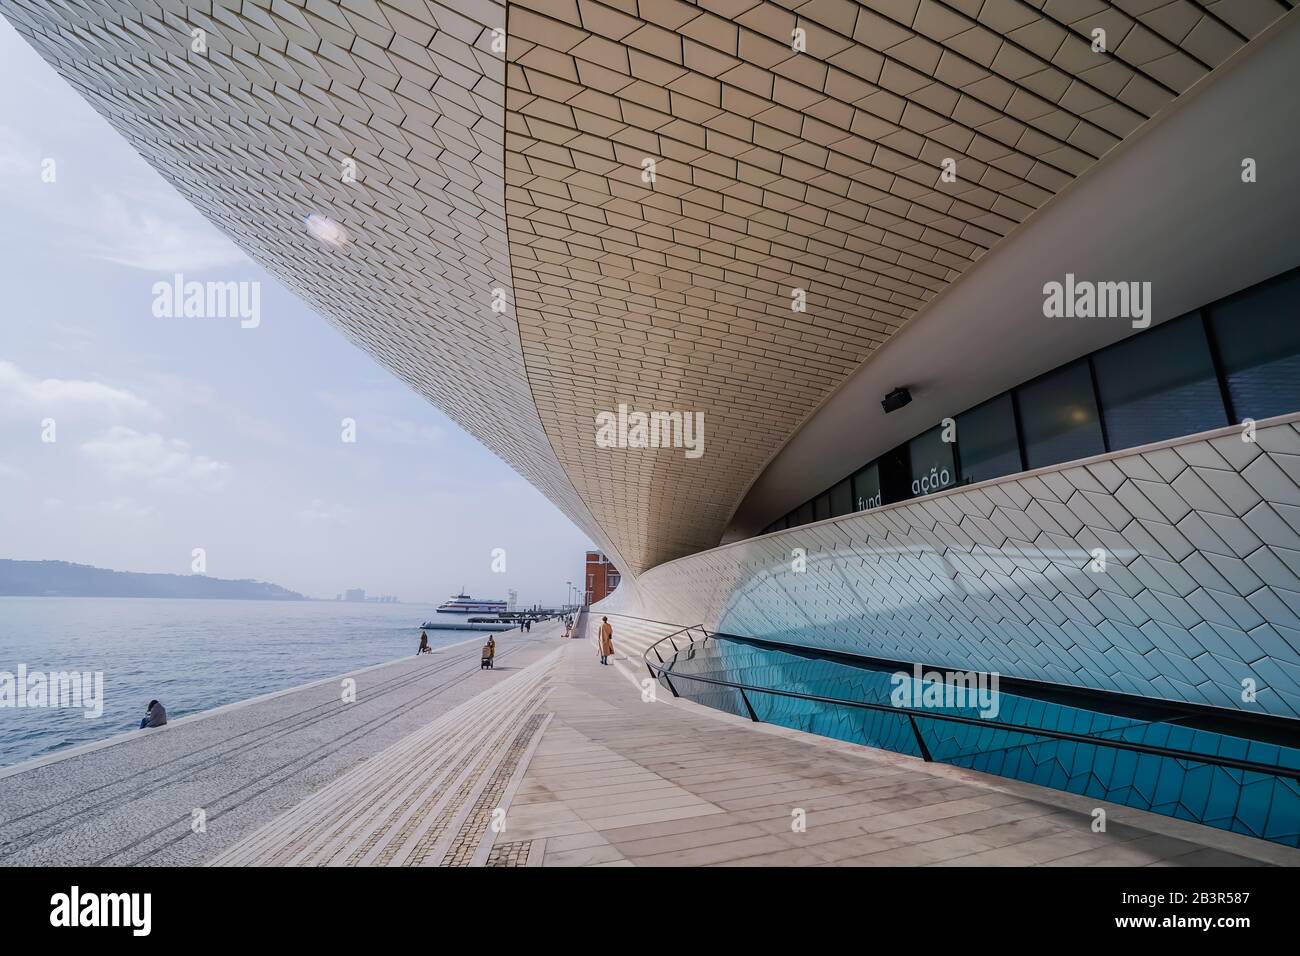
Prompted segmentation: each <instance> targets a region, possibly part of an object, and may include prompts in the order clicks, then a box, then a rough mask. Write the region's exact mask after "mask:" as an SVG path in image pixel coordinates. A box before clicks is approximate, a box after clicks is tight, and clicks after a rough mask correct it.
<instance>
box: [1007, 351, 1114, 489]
mask: <svg viewBox="0 0 1300 956" xmlns="http://www.w3.org/2000/svg"><path fill="white" fill-rule="evenodd" d="M1016 404H1017V406H1018V407H1019V409H1020V427H1021V430H1022V432H1023V433H1024V436H1025V459H1026V461H1025V464H1026V465H1027V466H1028V467H1029V468H1031V469H1032V468H1043V467H1045V466H1046V465H1055V464H1058V463H1060V462H1063V461H1074V460H1076V459H1078V458H1088V457H1090V456H1092V455H1100V454H1101V453H1102V452H1104V451H1105V450H1106V449H1105V446H1104V444H1103V442H1102V440H1101V423H1100V421H1098V419H1097V401H1096V398H1095V397H1094V396H1093V393H1092V374H1091V372H1089V370H1088V360H1087V359H1080V360H1079V361H1077V362H1072V363H1070V364H1069V365H1065V366H1062V367H1061V368H1058V369H1057V370H1056V371H1054V372H1048V373H1047V374H1046V375H1044V376H1043V377H1042V378H1037V379H1034V381H1032V382H1030V383H1029V384H1027V385H1022V386H1020V387H1019V388H1018V389H1016Z"/></svg>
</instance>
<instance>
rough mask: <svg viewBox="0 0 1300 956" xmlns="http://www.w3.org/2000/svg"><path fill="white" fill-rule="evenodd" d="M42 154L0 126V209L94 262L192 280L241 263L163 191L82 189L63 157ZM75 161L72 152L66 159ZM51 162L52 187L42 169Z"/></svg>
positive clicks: (230, 247) (141, 186) (239, 255)
mask: <svg viewBox="0 0 1300 956" xmlns="http://www.w3.org/2000/svg"><path fill="white" fill-rule="evenodd" d="M55 152H56V153H59V155H54V156H50V155H47V154H46V153H44V152H43V151H42V150H41V149H40V148H39V147H37V145H36V144H35V143H34V142H33V141H32V140H31V138H30V137H27V136H25V135H24V134H23V133H21V132H20V131H18V130H15V129H13V128H12V127H8V126H0V201H3V202H4V203H6V204H9V205H13V206H17V207H19V208H20V209H21V210H22V212H23V214H24V216H25V217H26V218H27V219H28V220H29V221H36V220H37V218H38V217H39V220H41V221H44V222H46V223H48V224H50V225H52V226H54V227H56V229H57V230H58V231H59V233H60V234H62V235H64V236H66V237H67V240H68V242H69V244H70V245H71V247H72V248H75V249H76V250H77V251H79V252H81V253H82V254H83V255H88V256H90V257H92V258H95V259H102V260H104V261H106V262H113V263H116V264H118V265H124V266H129V267H131V268H134V269H145V270H148V271H150V272H167V273H171V272H187V271H193V272H200V271H202V270H205V269H216V268H223V267H227V266H234V265H238V264H240V263H246V262H248V257H247V256H246V255H244V253H243V252H242V251H241V250H240V248H239V247H238V246H236V245H235V244H234V243H233V242H231V240H230V239H229V238H228V237H227V236H226V235H225V234H224V233H222V232H221V231H220V230H218V229H217V228H216V226H213V225H212V224H211V223H209V222H208V221H207V220H205V219H204V218H203V217H202V216H201V215H200V214H199V213H198V212H197V211H196V210H195V209H194V208H193V207H192V206H191V205H190V204H189V203H188V202H186V201H185V200H184V199H183V198H181V196H180V195H179V194H178V193H176V192H174V191H173V190H172V189H171V188H169V187H160V186H159V185H157V184H156V177H154V176H152V175H151V176H150V178H149V180H147V181H146V180H144V179H140V178H138V177H128V178H127V180H126V181H125V183H124V184H123V186H122V187H121V188H119V190H118V191H115V192H108V191H105V190H102V189H97V188H95V187H93V186H87V185H85V178H84V177H78V176H76V175H75V174H74V173H75V170H72V169H69V168H67V164H66V163H65V162H64V161H63V154H66V153H67V152H68V150H67V149H66V148H65V149H63V150H56V151H55ZM73 155H74V156H75V155H76V153H75V151H74V152H73ZM47 160H52V161H53V162H54V166H53V173H54V181H53V182H46V181H45V180H44V179H42V175H43V173H44V172H45V170H44V168H43V166H42V164H43V163H45V162H46V161H47Z"/></svg>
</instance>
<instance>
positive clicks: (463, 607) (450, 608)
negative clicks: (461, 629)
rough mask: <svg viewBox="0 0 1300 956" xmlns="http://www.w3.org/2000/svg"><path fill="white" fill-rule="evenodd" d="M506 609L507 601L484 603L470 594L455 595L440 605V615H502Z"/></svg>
mask: <svg viewBox="0 0 1300 956" xmlns="http://www.w3.org/2000/svg"><path fill="white" fill-rule="evenodd" d="M505 609H506V602H505V601H483V600H480V599H478V598H472V597H470V596H469V595H468V594H453V595H452V596H451V597H449V598H448V599H447V600H446V601H444V602H443V603H442V604H439V605H438V613H439V614H500V613H501V612H502V611H504V610H505Z"/></svg>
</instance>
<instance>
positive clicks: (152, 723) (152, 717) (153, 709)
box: [140, 700, 167, 730]
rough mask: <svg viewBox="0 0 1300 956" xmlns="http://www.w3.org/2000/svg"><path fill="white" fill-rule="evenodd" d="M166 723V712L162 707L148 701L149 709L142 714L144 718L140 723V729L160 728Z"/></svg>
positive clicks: (156, 702) (153, 701)
mask: <svg viewBox="0 0 1300 956" xmlns="http://www.w3.org/2000/svg"><path fill="white" fill-rule="evenodd" d="M165 723H167V711H166V710H164V709H163V705H162V704H160V703H158V701H156V700H151V701H149V707H148V709H147V710H145V712H144V718H143V719H142V720H141V721H140V729H141V730H143V729H144V728H145V727H161V726H163V725H164V724H165Z"/></svg>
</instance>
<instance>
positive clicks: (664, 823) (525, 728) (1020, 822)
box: [216, 614, 1300, 866]
mask: <svg viewBox="0 0 1300 956" xmlns="http://www.w3.org/2000/svg"><path fill="white" fill-rule="evenodd" d="M612 622H613V623H614V627H615V645H616V656H615V663H614V665H613V666H609V667H602V666H601V665H600V663H599V658H598V655H597V651H596V645H595V639H594V635H595V631H596V628H597V627H598V626H599V623H600V615H598V614H593V615H589V616H588V618H587V619H586V620H585V621H584V622H583V624H584V627H585V630H586V633H585V635H584V637H583V639H582V640H573V641H566V642H562V643H561V645H560V646H559V648H558V649H556V650H555V651H554V652H553V653H548V654H547V656H546V657H545V658H544V659H542V660H539V661H538V662H537V663H535V664H533V665H532V666H531V667H529V668H528V669H527V670H526V671H524V672H522V673H519V674H517V675H515V676H514V677H512V678H511V679H510V680H508V681H504V682H502V683H501V684H499V685H498V686H495V687H493V688H492V689H491V690H489V691H487V692H485V693H484V694H483V695H482V696H481V697H479V698H476V699H475V700H472V701H469V702H467V703H465V704H463V705H461V706H460V707H459V708H457V709H456V710H455V711H453V712H451V713H448V714H447V715H445V716H444V717H443V718H441V719H440V720H438V721H436V722H433V723H431V724H430V725H429V726H427V727H424V728H421V729H420V730H419V731H417V732H415V733H413V734H412V735H410V737H408V738H407V739H405V740H403V741H402V742H400V743H398V744H396V745H394V746H393V747H391V748H389V749H388V750H386V751H385V752H384V753H382V754H379V755H377V756H376V757H375V758H374V759H373V760H371V761H368V762H367V763H365V764H364V765H362V766H360V767H358V768H356V769H355V770H353V771H352V772H351V773H349V774H347V775H346V776H345V777H343V778H342V779H340V780H338V781H336V782H335V783H333V784H331V785H329V786H327V787H325V788H323V789H322V790H320V791H318V792H317V793H316V794H314V795H313V796H312V797H310V798H309V799H308V800H306V801H304V802H303V803H302V804H300V805H299V806H297V807H296V808H294V809H293V810H291V811H290V812H289V813H287V814H285V815H283V816H281V817H280V818H278V819H277V820H275V821H274V822H272V823H271V824H269V825H267V826H266V827H264V828H262V829H261V830H260V831H258V832H257V833H256V834H253V835H252V836H251V837H249V838H247V839H245V840H243V841H241V843H240V844H239V845H237V846H235V847H233V848H231V849H230V851H229V852H227V853H226V854H224V855H223V856H221V857H220V858H219V859H218V860H217V861H216V862H218V863H221V864H250V865H263V864H273V865H321V864H324V865H384V864H387V865H404V866H412V865H424V866H463V865H486V866H575V865H593V866H630V865H647V866H664V865H669V866H681V865H745V866H750V865H903V866H907V865H958V866H966V865H974V866H983V865H1051V866H1059V865H1065V866H1072V865H1153V866H1196V865H1240V866H1251V865H1267V864H1282V865H1297V864H1300V852H1297V851H1295V850H1290V849H1286V848H1284V847H1280V846H1276V845H1273V844H1268V843H1264V842H1262V841H1258V840H1252V839H1250V838H1247V837H1242V836H1239V835H1236V834H1230V833H1225V832H1222V831H1217V830H1212V829H1209V828H1206V827H1202V826H1198V825H1196V824H1191V823H1187V822H1185V821H1179V820H1172V819H1169V818H1167V817H1161V816H1157V815H1155V814H1150V813H1144V812H1142V811H1139V810H1133V809H1129V808H1125V807H1119V806H1112V805H1103V806H1105V808H1106V810H1107V814H1108V826H1107V828H1106V831H1105V832H1104V833H1096V832H1093V829H1092V822H1093V813H1092V811H1093V810H1094V808H1095V807H1096V806H1097V803H1096V801H1092V800H1088V799H1085V798H1080V797H1075V796H1072V795H1070V794H1066V793H1062V792H1059V791H1055V790H1047V789H1044V788H1041V787H1036V786H1033V785H1030V784H1022V783H1019V782H1016V781H1011V780H1006V779H1004V778H1000V777H992V776H988V775H986V774H981V773H978V772H975V771H969V770H964V769H961V768H956V767H949V766H945V765H942V764H929V763H924V762H922V761H920V760H916V759H913V758H910V757H906V756H902V755H900V754H894V753H890V752H886V751H880V750H873V749H870V748H866V747H861V746H857V745H855V744H849V743H843V742H839V741H832V740H827V739H825V738H820V737H813V736H810V735H807V734H802V733H799V732H796V731H792V730H788V729H785V728H781V727H775V726H772V725H766V724H764V725H756V724H753V723H751V722H749V721H746V720H742V719H739V718H736V717H733V716H731V715H728V714H722V713H720V712H717V711H713V710H709V709H707V708H703V707H700V706H697V705H695V704H691V703H689V702H686V701H681V700H676V701H674V700H671V699H665V698H664V697H661V696H659V695H658V688H657V685H654V684H653V683H646V682H644V679H645V678H646V677H647V676H648V675H647V674H646V672H645V669H644V666H643V664H642V662H641V657H640V649H641V648H643V647H644V646H646V645H647V644H648V643H649V642H650V641H652V640H655V639H657V638H658V637H661V636H663V634H666V633H669V632H670V631H671V630H675V629H676V628H675V627H673V626H670V625H663V626H660V625H654V624H649V623H646V622H634V621H631V620H628V619H618V618H613V619H612ZM552 646H554V645H552ZM652 692H653V693H652Z"/></svg>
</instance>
